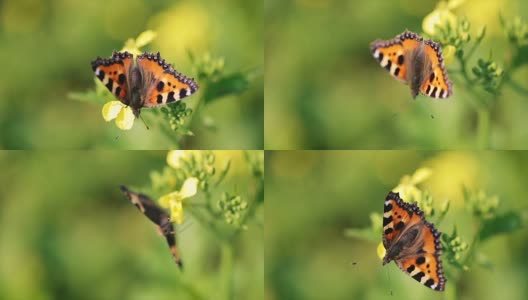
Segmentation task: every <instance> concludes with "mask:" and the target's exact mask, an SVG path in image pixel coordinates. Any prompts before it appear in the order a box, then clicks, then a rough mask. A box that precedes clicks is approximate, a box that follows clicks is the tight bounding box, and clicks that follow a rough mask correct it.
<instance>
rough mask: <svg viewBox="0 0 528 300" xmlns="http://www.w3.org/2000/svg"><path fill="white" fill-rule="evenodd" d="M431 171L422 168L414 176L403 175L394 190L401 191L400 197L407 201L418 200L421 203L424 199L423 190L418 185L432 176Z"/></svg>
mask: <svg viewBox="0 0 528 300" xmlns="http://www.w3.org/2000/svg"><path fill="white" fill-rule="evenodd" d="M431 173H432V172H431V169H428V168H420V169H418V170H416V172H414V174H413V175H412V176H409V175H405V176H403V178H402V179H401V180H400V184H398V186H397V187H395V188H394V189H392V191H393V192H395V193H400V197H401V198H402V199H403V200H405V201H407V202H411V201H416V202H418V203H420V201H421V200H422V191H421V190H420V189H418V188H417V187H416V185H417V184H420V183H422V182H424V181H425V180H427V179H428V178H429V177H430V176H431Z"/></svg>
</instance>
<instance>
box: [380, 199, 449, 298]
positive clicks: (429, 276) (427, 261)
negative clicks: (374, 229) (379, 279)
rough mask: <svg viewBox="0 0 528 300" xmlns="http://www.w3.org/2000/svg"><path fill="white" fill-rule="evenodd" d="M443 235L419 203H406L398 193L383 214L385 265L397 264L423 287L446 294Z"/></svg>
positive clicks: (387, 201) (388, 202)
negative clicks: (429, 220)
mask: <svg viewBox="0 0 528 300" xmlns="http://www.w3.org/2000/svg"><path fill="white" fill-rule="evenodd" d="M440 235H441V233H440V232H439V231H437V230H436V229H435V227H434V225H433V224H431V223H428V222H427V221H425V218H424V214H423V212H422V211H421V210H420V208H419V207H418V206H417V205H416V204H415V203H413V204H409V203H406V202H403V200H402V199H400V195H399V194H398V193H392V192H390V193H389V194H388V195H387V198H385V209H384V212H383V246H384V247H385V249H386V250H387V252H386V254H385V257H384V258H383V265H386V264H388V263H389V262H390V261H391V260H394V261H395V262H396V264H397V265H398V267H400V269H401V270H402V271H403V272H405V273H407V274H409V276H411V277H412V278H414V279H415V280H417V281H418V282H420V283H421V284H423V285H425V286H427V287H429V288H431V289H433V290H435V291H443V290H444V288H445V283H446V279H445V277H444V271H443V270H442V261H441V260H440V254H441V253H442V243H441V242H440Z"/></svg>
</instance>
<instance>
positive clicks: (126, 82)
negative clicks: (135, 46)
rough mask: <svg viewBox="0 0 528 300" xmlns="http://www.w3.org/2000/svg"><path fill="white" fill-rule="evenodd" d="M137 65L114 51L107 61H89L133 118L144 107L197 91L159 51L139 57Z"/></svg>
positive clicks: (122, 54)
mask: <svg viewBox="0 0 528 300" xmlns="http://www.w3.org/2000/svg"><path fill="white" fill-rule="evenodd" d="M136 64H137V65H134V60H133V55H132V54H131V53H128V52H127V51H125V52H115V51H114V53H113V54H112V57H110V58H100V57H97V58H96V59H95V60H94V61H92V70H93V71H94V73H95V76H97V78H99V80H101V82H102V83H103V84H104V85H105V86H106V88H107V89H108V90H109V91H110V92H112V94H114V95H115V96H116V97H117V98H118V99H119V101H121V102H122V103H123V104H125V105H128V106H130V107H131V108H132V110H133V111H134V115H135V116H136V118H138V117H139V113H140V110H141V108H143V107H156V106H160V105H164V104H167V103H171V102H175V101H179V100H181V99H183V98H185V97H188V96H190V95H192V94H194V93H195V92H196V91H197V90H198V84H197V83H196V82H195V81H194V79H192V78H188V77H185V76H184V75H182V74H180V73H178V72H177V71H176V70H174V68H173V67H172V66H171V65H170V64H168V63H167V62H166V61H165V60H164V59H163V58H161V56H160V53H159V52H158V53H157V54H154V53H148V52H145V53H143V54H141V55H138V56H137V58H136Z"/></svg>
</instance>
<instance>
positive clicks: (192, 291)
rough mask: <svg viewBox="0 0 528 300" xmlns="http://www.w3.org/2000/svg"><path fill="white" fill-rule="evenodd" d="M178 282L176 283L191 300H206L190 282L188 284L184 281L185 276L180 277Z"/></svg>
mask: <svg viewBox="0 0 528 300" xmlns="http://www.w3.org/2000/svg"><path fill="white" fill-rule="evenodd" d="M178 277H179V278H178V280H177V281H176V282H177V284H178V286H179V287H180V288H181V289H182V290H183V291H184V292H186V293H187V294H188V295H189V296H190V297H191V299H194V300H205V299H206V298H205V296H204V295H202V294H200V292H198V289H196V288H195V287H194V286H193V285H192V284H191V283H190V282H188V281H187V280H185V279H184V276H181V275H180V276H178Z"/></svg>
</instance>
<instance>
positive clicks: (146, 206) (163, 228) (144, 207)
mask: <svg viewBox="0 0 528 300" xmlns="http://www.w3.org/2000/svg"><path fill="white" fill-rule="evenodd" d="M121 191H122V192H123V194H125V196H126V197H127V198H128V199H129V200H130V202H132V204H134V205H135V206H136V207H137V208H138V209H139V211H141V212H142V213H143V214H144V215H145V216H146V217H147V218H148V219H149V220H150V221H152V222H153V223H154V224H156V225H157V227H158V231H159V232H160V233H161V234H162V235H163V236H165V239H166V240H167V244H169V249H170V251H171V253H172V256H173V258H174V261H175V262H176V264H177V265H178V266H179V267H180V269H181V268H183V263H182V261H181V258H180V254H179V252H178V248H176V233H175V231H174V226H173V225H172V223H171V221H170V217H169V215H168V214H167V213H166V212H165V211H164V210H163V209H162V208H161V207H159V206H158V205H156V204H155V203H154V201H152V199H150V198H149V197H148V196H146V195H143V194H137V193H134V192H132V191H131V190H129V189H128V188H127V187H125V186H121Z"/></svg>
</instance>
